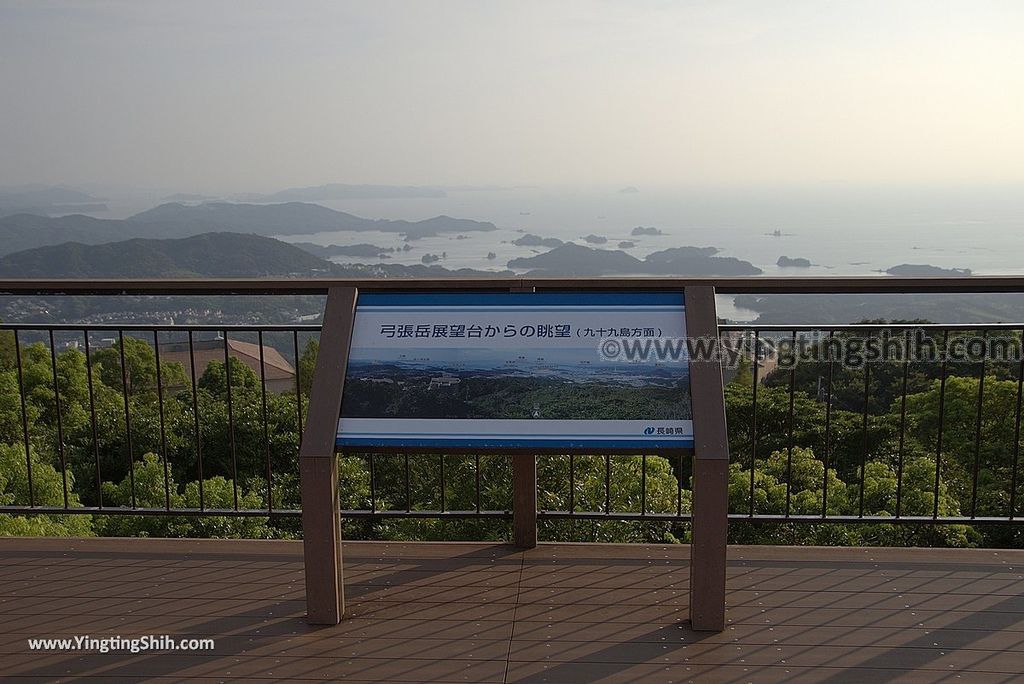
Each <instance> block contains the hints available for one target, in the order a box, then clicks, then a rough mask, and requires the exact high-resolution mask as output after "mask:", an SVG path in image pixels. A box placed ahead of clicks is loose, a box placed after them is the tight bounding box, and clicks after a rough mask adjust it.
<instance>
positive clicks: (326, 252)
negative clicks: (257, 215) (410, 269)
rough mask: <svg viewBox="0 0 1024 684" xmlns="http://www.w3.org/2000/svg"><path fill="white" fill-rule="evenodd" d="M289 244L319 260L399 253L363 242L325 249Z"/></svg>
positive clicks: (304, 243) (391, 248)
mask: <svg viewBox="0 0 1024 684" xmlns="http://www.w3.org/2000/svg"><path fill="white" fill-rule="evenodd" d="M291 244H293V245H294V246H296V247H298V248H299V249H301V250H303V251H305V252H309V253H310V254H313V255H315V256H318V257H320V258H321V259H330V258H331V257H336V256H351V257H370V258H372V257H380V256H382V255H384V254H390V253H391V252H397V251H399V248H397V247H379V246H377V245H370V244H367V243H365V242H364V243H359V244H357V245H327V246H326V247H325V246H323V245H315V244H313V243H311V242H293V243H291ZM401 249H403V250H405V251H408V250H410V249H412V247H411V246H409V245H408V244H406V245H404V246H403V247H402V248H401Z"/></svg>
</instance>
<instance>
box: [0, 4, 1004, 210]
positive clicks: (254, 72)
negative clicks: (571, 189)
mask: <svg viewBox="0 0 1024 684" xmlns="http://www.w3.org/2000/svg"><path fill="white" fill-rule="evenodd" d="M1022 36H1024V2H1022V1H1021V0H1007V1H1006V2H985V1H982V0H969V1H964V2H942V1H940V0H921V1H920V2H910V1H908V2H899V1H893V0H880V1H875V2H873V1H869V0H856V1H850V2H829V1H826V0H808V1H806V2H803V1H793V2H781V1H779V2H768V1H765V0H751V1H749V2H726V1H723V0H714V1H707V2H703V1H701V2H681V1H680V2H675V1H671V2H638V1H636V0H633V1H631V2H573V1H567V0H557V1H551V0H547V1H544V2H524V1H522V0H516V1H515V2H511V1H510V2H506V3H497V2H478V1H469V2H427V1H419V0H417V1H413V0H409V1H408V2H381V1H380V0H372V1H371V0H366V1H365V2H358V3H357V2H334V1H332V2H322V3H321V2H295V1H289V2H277V3H269V2H215V1H212V0H201V1H200V2H182V1H180V0H174V1H171V0H167V1H165V2H140V1H137V0H133V1H132V2H74V3H72V2H41V1H38V0H25V1H24V2H18V1H12V0H0V159H2V162H0V184H18V183H30V182H44V183H71V184H74V183H85V182H103V183H126V184H132V185H137V186H159V187H168V188H176V189H180V190H197V191H202V190H220V191H242V190H253V191H256V190H273V189H279V188H282V187H290V186H296V185H311V184H321V183H327V182H346V183H396V184H405V183H409V184H484V183H499V184H516V183H526V184H574V185H575V184H579V185H589V184H602V185H603V184H612V185H625V184H633V185H665V186H668V185H682V184H687V185H693V184H698V185H699V184H725V185H731V184H737V185H741V184H761V183H771V184H775V183H796V184H803V183H823V182H824V183H834V182H840V183H842V182H849V183H872V184H873V183H972V184H973V183H979V184H987V183H999V184H1003V183H1010V184H1014V183H1024V38H1022Z"/></svg>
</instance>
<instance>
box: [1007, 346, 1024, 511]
mask: <svg viewBox="0 0 1024 684" xmlns="http://www.w3.org/2000/svg"><path fill="white" fill-rule="evenodd" d="M1017 353H1018V355H1019V356H1020V363H1019V364H1018V365H1017V407H1016V410H1015V411H1014V417H1013V465H1012V466H1011V467H1010V520H1013V519H1014V517H1015V516H1016V513H1017V469H1018V466H1017V464H1018V462H1019V461H1020V414H1021V399H1024V329H1021V331H1020V340H1019V341H1018V346H1017Z"/></svg>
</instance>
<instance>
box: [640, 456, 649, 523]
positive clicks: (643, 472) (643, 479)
mask: <svg viewBox="0 0 1024 684" xmlns="http://www.w3.org/2000/svg"><path fill="white" fill-rule="evenodd" d="M640 515H647V454H642V455H641V456H640Z"/></svg>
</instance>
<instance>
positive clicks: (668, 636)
mask: <svg viewBox="0 0 1024 684" xmlns="http://www.w3.org/2000/svg"><path fill="white" fill-rule="evenodd" d="M729 553H730V560H729V566H728V577H729V580H728V589H729V593H728V599H727V603H728V609H727V613H726V617H727V627H726V630H725V631H724V632H722V633H720V634H708V633H698V632H694V631H693V630H691V629H690V627H689V625H688V623H687V622H686V617H687V611H688V592H689V567H688V556H689V549H688V548H687V547H685V546H669V545H588V544H542V545H541V546H539V547H538V548H536V549H533V550H530V551H525V552H524V551H520V550H517V549H513V548H511V547H508V546H504V545H497V544H476V543H470V544H463V543H383V542H347V543H346V544H345V548H344V555H345V564H346V592H347V597H348V611H347V614H346V620H345V621H344V622H343V623H342V624H341V625H338V626H336V627H315V626H311V625H307V624H306V623H305V621H304V614H305V606H304V603H303V572H302V547H301V544H299V543H296V542H284V541H259V540H237V541H235V540H230V541H225V540H161V539H82V540H75V539H72V540H67V539H65V540H61V539H21V538H7V539H0V615H2V616H3V619H2V621H0V662H2V663H3V673H2V674H3V676H4V677H5V681H7V680H8V679H9V680H11V681H34V682H38V681H51V680H52V681H56V680H60V681H68V680H72V679H78V680H80V681H83V682H84V681H93V680H95V681H137V680H140V679H152V680H154V681H161V682H173V681H256V680H268V681H269V680H282V679H284V680H292V681H323V680H324V679H344V680H347V681H357V682H550V683H571V682H590V681H597V680H600V681H601V682H638V681H643V682H673V683H678V682H687V681H698V682H718V681H721V682H731V681H757V682H829V683H843V682H861V681H879V682H882V681H885V682H890V681H891V682H908V683H909V682H936V681H970V682H972V683H974V682H980V683H982V684H985V683H988V682H1012V681H1019V679H1020V677H1021V672H1022V671H1024V551H1017V550H1010V551H1006V550H999V551H994V550H980V549H971V550H967V549H848V548H844V549H825V548H811V547H733V548H730V551H729ZM78 634H88V635H91V636H93V637H103V636H115V635H118V636H122V637H137V636H143V635H150V634H153V635H160V634H172V635H175V636H178V637H190V638H191V637H195V638H200V637H213V638H214V639H216V648H215V650H214V651H213V652H195V653H183V652H143V653H137V654H131V653H106V654H103V653H98V652H30V651H29V649H28V639H30V638H37V637H64V636H73V635H78Z"/></svg>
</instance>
